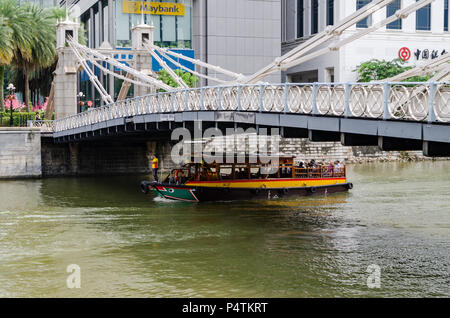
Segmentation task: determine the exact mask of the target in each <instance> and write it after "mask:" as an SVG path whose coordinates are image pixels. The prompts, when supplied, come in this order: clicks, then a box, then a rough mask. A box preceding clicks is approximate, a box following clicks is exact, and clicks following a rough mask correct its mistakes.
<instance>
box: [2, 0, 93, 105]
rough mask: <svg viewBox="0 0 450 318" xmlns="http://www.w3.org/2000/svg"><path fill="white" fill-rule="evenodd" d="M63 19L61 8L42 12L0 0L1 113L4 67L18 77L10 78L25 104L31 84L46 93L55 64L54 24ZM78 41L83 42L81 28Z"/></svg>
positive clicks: (35, 7) (64, 16) (42, 10)
mask: <svg viewBox="0 0 450 318" xmlns="http://www.w3.org/2000/svg"><path fill="white" fill-rule="evenodd" d="M64 18H66V11H65V9H64V8H49V9H43V8H41V7H39V6H37V5H35V4H31V3H23V4H22V5H21V6H20V5H19V3H18V1H16V0H0V100H1V102H0V110H1V109H3V107H2V106H3V97H4V92H3V90H4V73H5V67H6V65H10V66H11V68H13V69H15V70H17V72H16V73H15V74H19V76H16V77H14V76H13V78H15V79H16V87H18V88H19V89H21V90H22V91H23V93H24V102H25V104H26V105H29V101H30V81H33V80H34V82H35V83H38V84H40V85H38V86H39V87H37V88H36V89H38V90H39V89H41V90H42V91H43V92H48V90H49V89H48V87H49V86H50V83H51V80H52V76H51V74H52V73H53V70H54V69H55V67H56V63H57V53H56V23H57V20H58V19H64ZM78 40H79V42H80V43H82V44H85V43H86V35H85V31H84V30H83V28H80V30H79V39H78ZM48 74H50V76H48ZM41 77H42V78H41ZM18 82H20V83H18ZM34 86H36V85H34ZM44 86H48V87H44Z"/></svg>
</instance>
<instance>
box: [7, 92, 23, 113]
mask: <svg viewBox="0 0 450 318" xmlns="http://www.w3.org/2000/svg"><path fill="white" fill-rule="evenodd" d="M4 105H5V109H8V110H9V109H11V106H12V109H13V111H20V110H21V109H22V108H23V107H25V104H24V103H20V101H19V100H18V99H17V96H16V95H12V96H7V97H6V98H5V102H4Z"/></svg>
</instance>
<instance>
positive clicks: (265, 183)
mask: <svg viewBox="0 0 450 318" xmlns="http://www.w3.org/2000/svg"><path fill="white" fill-rule="evenodd" d="M344 183H347V179H346V178H328V179H327V178H324V179H265V180H233V181H189V182H187V183H186V185H187V186H195V187H208V188H246V189H248V188H266V189H276V188H301V187H319V186H327V185H335V184H344Z"/></svg>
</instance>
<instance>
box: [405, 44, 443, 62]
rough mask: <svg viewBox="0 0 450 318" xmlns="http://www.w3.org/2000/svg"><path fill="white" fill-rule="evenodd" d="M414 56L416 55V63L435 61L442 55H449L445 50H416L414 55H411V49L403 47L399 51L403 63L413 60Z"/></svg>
mask: <svg viewBox="0 0 450 318" xmlns="http://www.w3.org/2000/svg"><path fill="white" fill-rule="evenodd" d="M412 54H414V56H415V58H416V61H419V60H434V59H437V58H438V57H439V56H441V55H444V54H447V51H446V50H445V49H443V50H440V49H414V50H413V53H411V49H409V48H407V47H402V48H401V49H400V50H399V51H398V57H399V58H401V59H402V60H403V61H408V60H409V59H410V58H411V56H412Z"/></svg>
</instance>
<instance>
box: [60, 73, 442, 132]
mask: <svg viewBox="0 0 450 318" xmlns="http://www.w3.org/2000/svg"><path fill="white" fill-rule="evenodd" d="M185 111H244V112H246V111H251V112H274V113H286V114H303V115H323V116H338V117H352V118H378V119H385V120H386V119H397V120H405V121H416V122H428V123H435V122H441V123H450V82H444V83H443V82H431V83H424V82H419V83H405V82H401V83H314V84H312V83H308V84H298V83H289V84H263V85H237V86H214V87H204V88H193V89H180V90H177V91H173V92H168V93H165V92H164V93H156V94H152V95H146V96H140V97H136V98H131V99H127V100H123V101H118V102H115V103H112V104H109V105H106V106H103V107H99V108H94V109H90V110H89V111H86V112H83V113H80V114H76V115H73V116H69V117H66V118H62V119H58V120H56V121H55V125H54V127H55V131H56V132H61V131H64V130H68V129H74V128H79V127H83V126H87V125H92V124H96V123H100V122H104V121H107V120H111V119H116V118H121V117H131V116H136V115H145V114H155V113H174V112H185Z"/></svg>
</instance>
